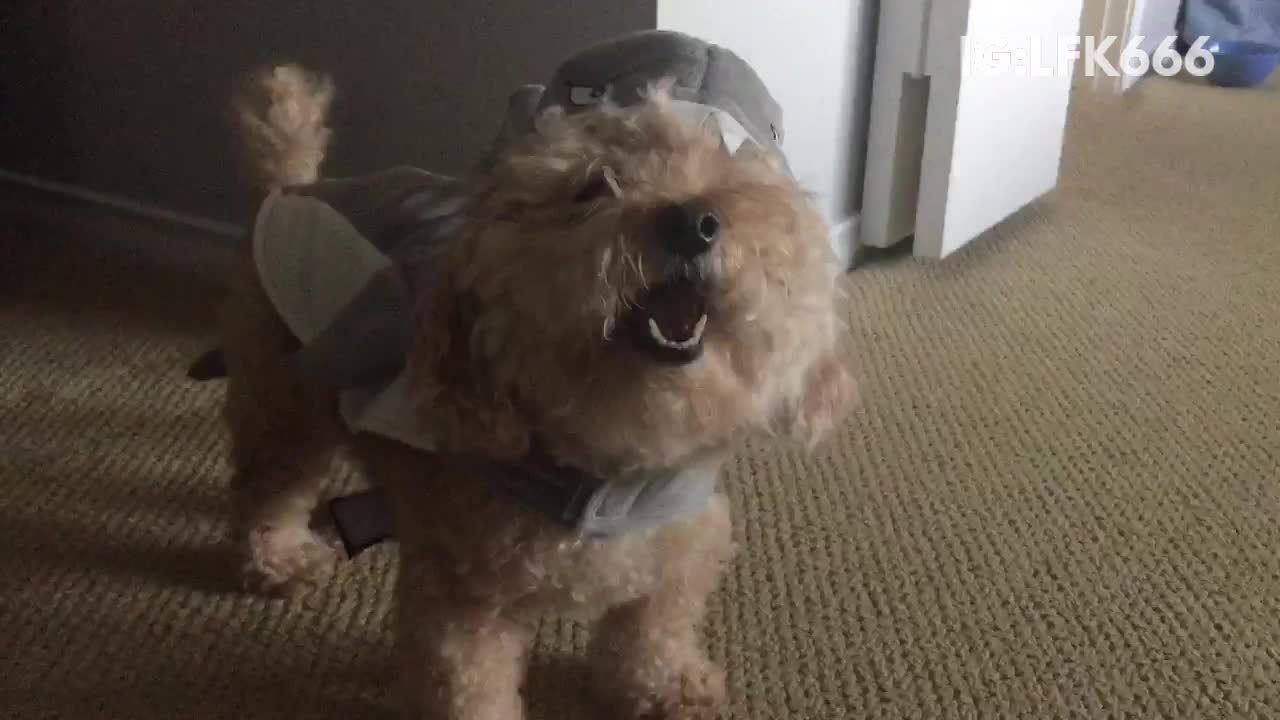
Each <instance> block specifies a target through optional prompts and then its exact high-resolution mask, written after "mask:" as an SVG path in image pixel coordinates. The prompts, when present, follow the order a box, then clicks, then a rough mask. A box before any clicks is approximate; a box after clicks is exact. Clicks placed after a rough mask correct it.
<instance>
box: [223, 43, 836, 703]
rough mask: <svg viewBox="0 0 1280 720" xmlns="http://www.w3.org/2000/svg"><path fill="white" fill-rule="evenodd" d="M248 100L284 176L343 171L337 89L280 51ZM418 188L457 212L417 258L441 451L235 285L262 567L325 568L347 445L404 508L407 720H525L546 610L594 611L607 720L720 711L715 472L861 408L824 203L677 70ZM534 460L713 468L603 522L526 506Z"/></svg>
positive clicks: (286, 584)
mask: <svg viewBox="0 0 1280 720" xmlns="http://www.w3.org/2000/svg"><path fill="white" fill-rule="evenodd" d="M252 90H253V91H252V93H250V94H249V95H248V96H247V97H246V98H245V99H243V100H242V102H241V103H240V104H239V105H238V107H239V110H240V116H241V118H242V119H243V120H244V122H243V123H242V125H243V128H244V135H245V138H246V141H247V142H246V143H245V145H246V148H247V149H248V150H249V153H250V160H251V162H252V165H253V168H254V169H255V170H256V176H257V177H258V178H259V181H260V183H261V185H262V189H263V190H264V191H265V192H267V193H270V194H272V196H274V197H277V198H278V197H281V193H288V192H293V193H299V194H300V195H301V196H303V197H305V196H306V194H307V192H308V188H309V187H312V186H319V185H323V182H324V181H321V180H320V178H319V169H320V165H321V163H322V161H323V158H324V154H325V149H326V147H327V143H328V140H329V135H330V131H329V129H328V127H327V125H326V122H327V120H326V114H327V111H328V107H329V104H330V100H331V97H332V91H333V87H332V85H331V84H330V83H329V82H328V81H327V80H323V79H321V78H318V77H317V76H314V75H311V74H309V73H307V72H305V71H303V70H301V69H298V68H293V67H282V68H277V69H275V70H272V71H269V72H267V73H265V74H264V75H262V76H260V77H259V78H258V79H257V81H256V84H255V85H254V86H253V88H252ZM415 177H419V180H420V181H421V182H422V183H424V184H425V185H426V186H429V189H430V193H429V194H432V196H433V197H436V198H437V199H438V198H441V197H446V198H447V200H448V202H447V204H449V206H450V207H451V209H452V210H453V211H454V212H453V213H452V214H451V215H450V217H451V218H452V219H453V222H452V223H451V224H449V226H448V227H447V228H445V229H444V230H442V231H441V233H442V234H443V236H444V239H443V240H442V241H439V242H433V243H432V244H431V252H427V253H422V254H421V255H420V256H415V257H414V259H413V261H412V262H406V263H405V264H404V271H403V274H404V277H405V278H407V279H408V285H407V287H409V288H411V291H410V292H411V296H412V312H411V313H410V318H409V324H408V325H407V326H406V327H408V328H409V335H410V345H409V350H408V353H407V356H406V358H405V362H404V366H403V369H402V370H403V373H402V377H403V378H404V379H405V383H404V387H403V390H404V397H405V398H406V403H407V405H408V406H409V407H410V408H411V411H412V422H413V423H416V424H417V426H418V430H420V431H421V432H423V433H425V434H427V435H429V436H430V438H431V444H430V447H429V449H424V448H423V447H419V446H415V445H414V444H413V443H412V442H406V441H403V439H402V438H397V437H391V436H388V434H386V433H381V434H380V433H376V432H363V431H361V430H360V429H359V428H355V429H353V427H352V423H351V420H350V415H344V410H343V408H344V400H343V397H342V394H341V391H340V389H338V388H335V387H334V386H333V385H332V383H326V382H322V381H317V380H316V379H315V376H314V375H312V374H308V372H306V371H305V370H304V369H303V368H302V367H301V366H300V364H299V363H298V362H297V361H296V355H297V352H298V350H299V348H300V347H301V346H303V345H305V344H306V342H305V341H304V339H303V338H300V337H299V333H298V332H296V331H295V329H294V328H292V327H291V326H290V324H289V323H288V322H287V321H286V319H285V318H283V317H282V316H281V314H280V312H279V311H278V306H277V303H276V302H274V301H273V297H272V296H271V293H270V291H269V290H270V289H269V286H268V284H267V283H266V282H265V281H264V278H263V277H262V276H261V269H260V267H259V266H258V265H256V264H255V263H254V262H252V261H248V260H246V262H245V264H244V267H243V269H241V270H240V271H238V272H237V274H236V276H235V277H234V278H233V279H232V282H231V284H230V292H229V295H228V298H227V301H226V303H225V305H224V307H223V309H222V311H221V313H220V318H221V320H220V323H221V345H220V350H221V354H222V358H223V361H222V362H223V363H224V364H225V370H226V374H227V383H228V384H227V394H226V401H225V408H224V411H223V414H224V418H225V421H226V424H227V427H228V429H229V432H230V436H231V465H232V468H233V475H232V480H231V507H232V518H231V523H230V525H231V528H232V533H233V540H234V542H235V544H236V546H237V548H238V549H239V553H240V555H239V557H240V558H241V560H242V567H241V572H242V576H243V577H244V578H245V580H246V582H247V583H248V584H249V585H250V586H251V587H253V588H254V589H256V590H260V591H264V592H269V593H277V594H279V593H288V592H290V591H291V590H292V589H295V588H297V587H298V586H299V584H305V583H308V582H316V581H318V580H320V579H322V578H323V577H324V576H325V574H326V573H327V571H328V569H329V568H331V567H332V564H333V563H334V561H335V559H336V557H337V556H336V553H335V550H334V548H333V547H332V546H331V545H329V544H328V543H326V542H325V541H324V540H322V539H321V538H320V537H319V536H318V535H317V534H316V533H315V532H314V531H313V530H312V529H311V527H310V525H309V523H310V519H311V514H312V511H313V508H314V507H315V506H316V504H317V502H318V500H319V497H318V496H319V494H320V482H321V479H322V478H323V475H324V473H325V471H326V470H327V468H328V465H329V463H330V461H331V458H332V457H333V456H334V454H335V453H336V452H337V451H338V450H339V449H343V448H346V449H349V451H350V452H351V454H352V456H353V457H354V458H355V459H356V460H357V461H358V463H359V465H360V466H361V467H362V468H363V470H364V472H365V473H366V475H367V476H368V478H369V479H370V481H371V482H373V483H376V484H377V485H378V486H380V487H382V488H385V490H386V492H387V497H388V500H389V505H390V508H391V510H392V512H393V513H394V518H395V527H396V533H397V537H398V539H399V543H400V570H399V576H398V580H397V588H396V593H397V609H396V633H397V641H396V646H397V656H398V659H397V665H398V667H399V673H400V676H401V681H402V683H403V692H404V702H405V708H404V709H405V712H406V717H413V718H440V719H445V718H448V719H449V720H499V719H501V720H513V719H516V718H521V717H523V716H524V714H523V709H522V701H521V694H520V688H521V685H522V682H523V674H524V668H525V661H526V654H527V651H528V648H529V645H530V642H531V636H532V632H533V627H534V624H535V623H536V622H537V621H538V620H539V619H540V618H542V617H544V616H546V615H548V614H559V615H568V616H572V617H577V618H580V619H582V620H583V621H584V622H590V623H592V624H593V636H592V641H591V644H590V648H589V655H588V660H589V668H590V672H591V674H592V687H593V688H594V690H596V691H598V693H599V696H600V699H601V700H602V702H604V703H605V704H606V706H607V707H608V708H609V709H610V714H609V715H608V716H609V717H623V718H628V717H629V718H704V717H707V718H709V717H714V716H715V715H717V713H718V710H719V708H720V707H721V705H722V703H723V701H724V695H725V683H724V676H723V673H722V671H721V670H720V669H718V668H717V667H716V666H715V665H714V664H713V662H712V661H711V660H710V659H709V658H708V656H707V653H706V651H705V649H704V647H703V644H702V641H701V639H700V635H699V633H700V629H699V628H700V625H701V622H702V620H703V616H704V612H705V609H706V602H707V597H708V595H709V594H710V593H712V592H713V591H714V590H715V588H716V587H717V585H718V582H719V578H720V577H721V574H722V573H723V571H724V568H725V566H726V564H727V563H728V562H729V561H730V559H731V556H732V552H733V542H732V538H731V524H730V508H729V503H728V501H727V499H726V496H725V494H724V493H723V490H722V489H721V488H720V486H719V485H718V484H717V483H718V481H715V478H716V477H717V476H718V474H719V470H720V468H721V466H722V465H723V463H724V462H725V461H726V459H728V458H729V457H730V456H731V454H732V453H733V452H734V451H735V449H736V448H737V447H738V445H739V444H740V442H741V440H742V439H743V438H745V437H748V436H751V435H763V436H767V437H777V438H782V439H785V440H789V441H794V442H798V443H800V444H802V445H804V446H806V447H814V446H816V445H817V444H818V443H820V442H821V441H822V440H823V439H824V438H825V437H826V436H827V435H828V434H829V433H830V432H831V431H832V430H833V429H834V428H836V427H837V426H838V425H839V424H840V423H841V422H842V421H843V420H844V418H845V417H846V415H847V411H848V408H849V406H850V404H851V401H852V397H853V382H852V375H851V372H850V369H849V368H847V367H846V366H845V363H844V357H845V356H844V354H843V353H842V351H841V348H842V345H843V343H844V342H845V336H846V332H845V328H844V322H843V312H842V298H843V297H844V295H843V293H842V291H841V283H842V282H843V276H844V274H843V268H841V267H840V266H839V265H838V262H837V258H836V256H835V254H834V252H833V250H832V248H831V245H830V242H829V232H828V228H827V227H826V225H825V224H824V221H823V219H822V217H821V216H820V214H819V213H818V212H817V211H816V209H815V207H814V204H813V202H812V200H811V198H810V196H809V195H808V193H806V191H805V190H804V189H803V188H802V187H801V186H800V185H799V184H798V183H797V182H796V181H795V180H794V179H793V177H792V176H791V174H790V172H789V171H788V169H787V167H786V165H785V161H784V160H783V159H782V158H781V157H780V156H779V154H778V153H777V152H775V151H774V150H773V149H771V148H768V147H763V146H755V145H753V144H751V143H746V144H744V145H743V146H742V147H740V148H738V149H736V150H734V149H731V148H730V147H729V146H728V145H726V143H725V141H724V137H723V135H722V134H721V133H720V132H716V131H713V130H711V129H709V126H708V124H707V123H705V122H692V121H690V120H689V117H688V116H687V114H682V112H681V111H680V109H679V103H678V102H677V101H675V100H673V98H672V97H671V96H670V94H669V93H668V92H666V91H665V90H664V89H663V87H661V86H659V87H655V88H653V90H652V92H648V93H646V94H645V96H644V97H643V98H639V99H638V100H636V101H635V102H632V103H630V104H628V105H626V106H622V105H618V104H614V103H612V102H609V101H608V99H607V98H605V101H604V102H601V103H599V104H598V105H594V106H592V107H591V108H588V109H584V110H582V111H579V112H572V113H569V112H562V111H558V110H556V109H550V110H547V111H545V112H542V113H540V114H539V115H538V116H537V117H536V118H535V119H534V121H533V128H532V131H531V132H529V133H527V134H526V135H524V136H522V137H521V138H518V139H516V140H514V141H513V142H512V143H511V144H510V146H509V147H507V148H505V149H504V151H503V152H502V153H501V154H499V155H498V156H496V157H495V158H493V159H492V160H491V161H490V162H488V163H486V164H485V165H484V167H483V168H481V169H479V170H477V172H476V173H474V177H469V178H467V179H465V181H458V182H453V181H445V180H440V179H439V178H437V177H435V176H427V175H421V176H415ZM410 184H412V183H410ZM339 194H341V193H339ZM531 458H536V459H537V460H536V461H535V460H531ZM535 466H536V467H537V468H543V469H545V468H560V469H567V470H565V471H566V472H573V473H577V475H575V476H574V477H579V476H585V477H591V478H603V479H604V480H605V481H606V482H607V483H610V484H611V485H610V487H614V486H616V483H617V482H619V481H618V479H619V478H634V477H640V476H643V477H650V476H654V475H655V474H656V475H658V476H662V477H671V476H673V475H672V473H673V472H674V473H675V476H679V477H686V476H689V477H696V478H700V479H703V480H705V479H706V478H711V479H712V480H713V482H711V483H709V484H707V483H705V482H703V481H702V480H698V481H697V482H694V483H691V484H690V486H691V487H692V486H697V487H699V488H702V489H701V490H697V491H694V492H693V499H692V500H690V501H688V502H684V501H683V500H680V497H681V492H683V491H681V492H677V493H676V497H677V500H680V502H675V503H674V504H675V505H676V506H679V507H680V508H681V509H680V511H679V512H675V513H673V514H671V515H670V516H669V517H668V516H664V515H663V513H664V512H667V511H666V510H663V512H660V513H658V514H657V515H656V516H654V517H648V516H646V518H642V519H647V520H649V522H647V523H640V525H639V526H636V527H631V526H628V527H626V528H624V529H623V530H622V531H619V532H614V533H609V532H605V533H603V534H596V535H592V534H584V533H583V532H582V531H581V528H580V527H579V528H576V529H575V527H571V526H570V525H568V524H566V523H565V522H563V518H558V517H554V516H553V515H552V514H549V513H548V512H544V511H543V510H544V508H540V507H539V506H538V505H537V503H536V502H531V501H530V500H529V498H527V497H524V496H522V495H521V493H520V490H521V488H520V486H521V484H522V482H523V480H522V478H526V477H532V476H533V475H534V473H535V471H534V470H530V469H528V468H533V467H535ZM511 468H526V470H517V471H514V472H513V471H511V470H510V469H511ZM673 468H674V469H676V470H675V471H672V470H671V469H673ZM555 472H559V470H556V471H552V474H554V473H555ZM663 473H666V474H665V475H663ZM559 477H560V476H556V478H559ZM555 481H557V482H558V479H556V480H555ZM681 482H683V481H681ZM642 487H644V488H652V487H653V485H652V484H649V485H643V484H642ZM641 494H644V493H643V492H642V493H641ZM686 494H687V493H686ZM577 499H579V498H577V496H574V498H572V499H571V500H574V501H576V500H577ZM631 500H635V498H630V499H629V500H628V501H629V502H630V501H631ZM637 502H638V501H637ZM681 502H683V503H684V504H683V505H681ZM664 507H665V506H664Z"/></svg>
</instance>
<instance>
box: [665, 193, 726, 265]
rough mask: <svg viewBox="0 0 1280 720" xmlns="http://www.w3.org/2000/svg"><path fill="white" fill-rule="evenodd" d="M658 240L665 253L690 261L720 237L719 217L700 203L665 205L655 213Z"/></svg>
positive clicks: (709, 247) (708, 248)
mask: <svg viewBox="0 0 1280 720" xmlns="http://www.w3.org/2000/svg"><path fill="white" fill-rule="evenodd" d="M658 237H660V238H662V241H663V242H665V243H666V245H667V249H668V250H670V251H671V252H673V253H675V254H676V255H679V256H680V257H682V258H686V259H689V260H692V259H693V258H696V257H698V256H699V255H701V254H703V253H705V252H706V251H708V250H710V249H711V246H712V245H714V244H715V242H716V240H717V239H718V238H719V237H720V215H719V213H717V212H716V211H715V210H714V209H713V208H709V207H707V206H705V205H703V204H701V203H684V204H682V205H668V206H666V207H664V208H662V209H661V210H659V211H658Z"/></svg>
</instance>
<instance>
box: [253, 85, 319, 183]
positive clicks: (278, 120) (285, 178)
mask: <svg viewBox="0 0 1280 720" xmlns="http://www.w3.org/2000/svg"><path fill="white" fill-rule="evenodd" d="M332 101H333V82H332V81H331V80H330V79H329V78H328V77H327V76H324V75H319V74H316V73H311V72H308V71H307V70H305V69H303V68H301V67H299V66H297V65H280V66H278V67H274V68H269V69H266V70H263V71H261V72H258V73H256V74H254V75H253V76H252V77H250V78H249V79H248V82H246V83H245V85H244V87H243V88H242V89H241V91H240V92H239V93H238V94H237V95H236V96H235V98H234V99H233V103H232V105H233V108H234V110H235V120H236V123H237V125H238V126H239V128H238V130H239V136H240V141H241V145H242V147H243V149H244V151H245V155H246V161H247V162H246V165H247V169H248V170H249V171H250V172H251V173H252V179H253V182H254V183H255V184H256V185H257V186H258V187H259V188H260V189H263V190H275V189H277V188H281V187H286V186H289V185H303V184H306V183H310V182H314V181H315V180H316V178H318V177H319V175H320V164H321V163H322V162H323V161H324V156H325V151H326V150H327V149H328V147H329V137H330V135H331V134H332V133H331V131H330V129H329V127H328V116H329V105H330V104H331V103H332Z"/></svg>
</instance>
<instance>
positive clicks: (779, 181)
mask: <svg viewBox="0 0 1280 720" xmlns="http://www.w3.org/2000/svg"><path fill="white" fill-rule="evenodd" d="M461 232H462V235H461V237H460V238H459V241H458V242H457V243H455V245H454V247H453V249H452V252H453V255H452V256H451V257H450V258H449V260H448V261H447V262H445V263H443V264H442V267H439V268H435V269H432V270H429V271H427V276H425V277H424V278H423V279H422V281H421V282H420V283H419V285H420V287H422V288H423V298H422V304H421V306H420V318H421V327H420V335H419V345H418V347H417V349H416V351H415V359H414V365H413V367H414V370H415V377H416V381H415V382H416V389H417V400H418V402H419V403H420V406H421V410H422V416H423V419H424V420H425V421H426V422H427V423H428V424H429V425H430V426H431V427H432V428H433V429H434V430H435V431H436V434H437V436H438V438H439V440H440V442H441V443H442V444H443V446H444V447H445V448H446V449H448V450H455V451H480V452H486V453H490V454H494V455H499V456H518V455H520V454H522V453H523V452H525V451H526V450H527V449H528V448H529V446H530V444H531V443H532V442H537V443H538V444H539V445H540V446H542V447H543V448H545V449H546V450H547V451H549V452H550V453H551V454H552V455H553V456H554V457H556V458H558V459H560V460H562V461H565V462H572V463H575V464H577V465H580V466H583V467H588V468H593V469H597V470H610V469H613V470H616V469H620V468H635V467H661V466H671V465H675V464H678V463H680V462H681V461H682V460H684V459H687V458H688V457H689V456H690V455H691V454H694V453H697V452H700V451H704V450H709V449H715V448H720V447H724V446H725V445H727V444H728V443H729V442H731V441H732V440H733V439H734V438H735V437H736V436H738V435H739V434H741V433H743V432H745V431H753V430H757V431H766V432H785V433H788V434H790V435H792V436H795V437H798V438H800V439H802V440H805V441H809V442H816V441H817V440H819V439H820V438H821V437H822V436H823V435H824V434H825V432H826V431H827V430H829V429H830V428H831V426H832V425H833V424H834V423H835V422H836V421H837V420H838V419H839V417H840V413H841V411H842V410H843V409H844V407H845V405H846V401H847V399H848V396H849V394H850V393H849V384H850V383H849V377H848V374H847V372H846V370H845V368H844V367H843V365H842V364H841V362H840V357H839V348H838V347H837V341H838V338H839V337H840V334H841V333H840V330H841V327H842V324H841V321H840V317H839V311H838V302H839V297H840V294H839V291H838V289H837V283H838V279H839V278H840V276H841V275H842V273H841V272H840V268H839V267H838V265H837V262H836V258H835V256H834V253H833V252H832V249H831V246H830V242H829V239H828V232H827V228H826V227H825V225H824V223H823V222H822V220H821V218H820V217H819V216H818V214H817V213H816V211H815V209H814V208H813V207H812V204H811V203H810V201H809V199H808V197H807V196H806V195H805V193H804V192H802V190H801V189H800V188H799V187H798V186H797V185H796V183H795V182H794V181H793V180H792V179H791V178H790V176H789V175H788V174H787V173H786V172H785V171H784V170H783V169H782V167H781V166H780V163H779V162H778V161H777V159H776V158H774V157H770V156H768V155H766V154H765V153H764V151H762V150H759V149H757V148H756V147H755V146H753V145H751V144H750V143H748V144H746V145H744V146H743V147H742V148H740V149H739V150H738V151H737V152H735V153H731V152H730V151H729V150H728V149H727V148H726V147H725V146H724V144H723V142H722V140H721V137H720V134H719V133H718V132H717V131H716V130H715V129H714V127H708V126H698V125H695V124H693V123H691V122H689V121H687V120H685V119H684V118H683V117H680V116H679V115H678V114H677V113H676V112H674V110H673V109H672V105H671V103H670V102H669V101H667V100H666V99H665V98H664V97H662V96H661V95H655V96H654V97H653V98H651V99H648V100H646V101H644V102H642V103H640V104H639V105H636V106H632V107H628V108H624V109H620V108H616V107H610V106H602V107H599V108H598V109H593V110H590V111H587V112H584V113H580V114H575V115H564V114H560V113H556V112H551V113H549V114H547V115H545V116H544V117H542V118H541V119H540V120H539V122H538V125H537V132H536V133H534V134H533V135H532V136H531V137H530V138H528V140H527V142H525V143H524V144H522V145H520V146H517V147H515V148H514V149H513V150H512V151H511V152H510V153H509V154H507V155H505V156H504V157H503V158H501V159H500V160H499V161H498V162H497V163H496V164H495V165H494V166H493V167H492V168H490V169H489V170H488V172H487V175H486V176H485V177H484V178H483V179H482V181H481V182H480V183H479V185H478V186H477V189H476V190H475V194H474V196H473V197H472V198H471V204H470V208H469V210H468V214H467V221H466V225H465V227H464V229H463V230H462V231H461Z"/></svg>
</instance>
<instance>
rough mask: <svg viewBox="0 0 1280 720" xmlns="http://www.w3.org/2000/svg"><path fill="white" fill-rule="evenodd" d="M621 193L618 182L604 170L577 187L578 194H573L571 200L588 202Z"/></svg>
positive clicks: (617, 195)
mask: <svg viewBox="0 0 1280 720" xmlns="http://www.w3.org/2000/svg"><path fill="white" fill-rule="evenodd" d="M621 195H622V193H621V192H620V191H619V190H618V182H617V181H616V180H614V179H613V175H612V174H611V173H610V172H609V171H608V170H604V171H601V172H598V173H596V174H594V175H592V176H591V178H590V179H589V180H587V182H586V184H585V185H583V186H582V187H581V188H579V189H578V194H577V195H574V196H573V200H574V202H578V203H588V202H594V201H596V200H601V199H604V198H610V197H619V196H621Z"/></svg>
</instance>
